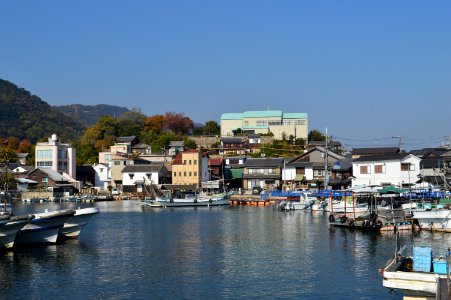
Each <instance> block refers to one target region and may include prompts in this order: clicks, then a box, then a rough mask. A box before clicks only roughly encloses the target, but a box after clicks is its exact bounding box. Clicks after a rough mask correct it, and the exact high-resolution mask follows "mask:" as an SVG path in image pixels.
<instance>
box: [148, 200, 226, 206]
mask: <svg viewBox="0 0 451 300" xmlns="http://www.w3.org/2000/svg"><path fill="white" fill-rule="evenodd" d="M228 204H229V199H228V198H221V199H198V200H196V201H194V200H185V199H173V200H172V202H171V200H150V201H145V202H144V205H145V206H148V207H190V206H207V207H209V206H221V205H228Z"/></svg>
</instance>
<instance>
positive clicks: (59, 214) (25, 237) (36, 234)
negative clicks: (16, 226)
mask: <svg viewBox="0 0 451 300" xmlns="http://www.w3.org/2000/svg"><path fill="white" fill-rule="evenodd" d="M74 214H75V211H74V210H72V209H67V210H58V211H51V212H44V213H38V214H34V216H35V218H34V219H33V220H31V221H30V222H29V223H28V224H27V225H25V226H24V227H23V228H22V229H21V230H20V232H19V234H18V235H17V236H16V240H15V244H17V245H20V244H37V243H56V240H57V238H58V233H59V231H60V229H61V228H62V227H63V226H64V223H65V222H66V221H67V219H69V218H70V217H72V216H73V215H74Z"/></svg>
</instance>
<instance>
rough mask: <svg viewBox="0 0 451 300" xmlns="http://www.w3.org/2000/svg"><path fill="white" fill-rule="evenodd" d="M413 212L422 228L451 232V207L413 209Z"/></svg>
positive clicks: (414, 217)
mask: <svg viewBox="0 0 451 300" xmlns="http://www.w3.org/2000/svg"><path fill="white" fill-rule="evenodd" d="M412 214H413V219H414V220H417V221H418V224H419V225H420V227H421V229H426V230H431V231H443V232H451V209H445V208H433V209H430V210H412Z"/></svg>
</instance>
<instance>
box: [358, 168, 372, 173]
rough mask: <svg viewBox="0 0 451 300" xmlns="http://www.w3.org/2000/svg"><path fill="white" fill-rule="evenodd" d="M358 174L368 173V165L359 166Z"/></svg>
mask: <svg viewBox="0 0 451 300" xmlns="http://www.w3.org/2000/svg"><path fill="white" fill-rule="evenodd" d="M360 174H370V167H369V166H360Z"/></svg>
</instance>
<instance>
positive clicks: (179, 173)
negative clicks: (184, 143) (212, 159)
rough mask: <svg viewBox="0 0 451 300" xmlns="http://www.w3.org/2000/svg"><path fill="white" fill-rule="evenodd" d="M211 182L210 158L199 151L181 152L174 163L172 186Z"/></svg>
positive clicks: (197, 184)
mask: <svg viewBox="0 0 451 300" xmlns="http://www.w3.org/2000/svg"><path fill="white" fill-rule="evenodd" d="M208 180H209V173H208V157H207V156H206V155H203V154H201V153H200V152H199V151H198V150H186V151H183V152H180V153H179V154H178V155H177V156H176V158H175V159H174V161H173V162H172V184H182V185H187V184H193V185H196V186H197V188H198V189H199V188H200V186H201V182H205V181H208Z"/></svg>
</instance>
